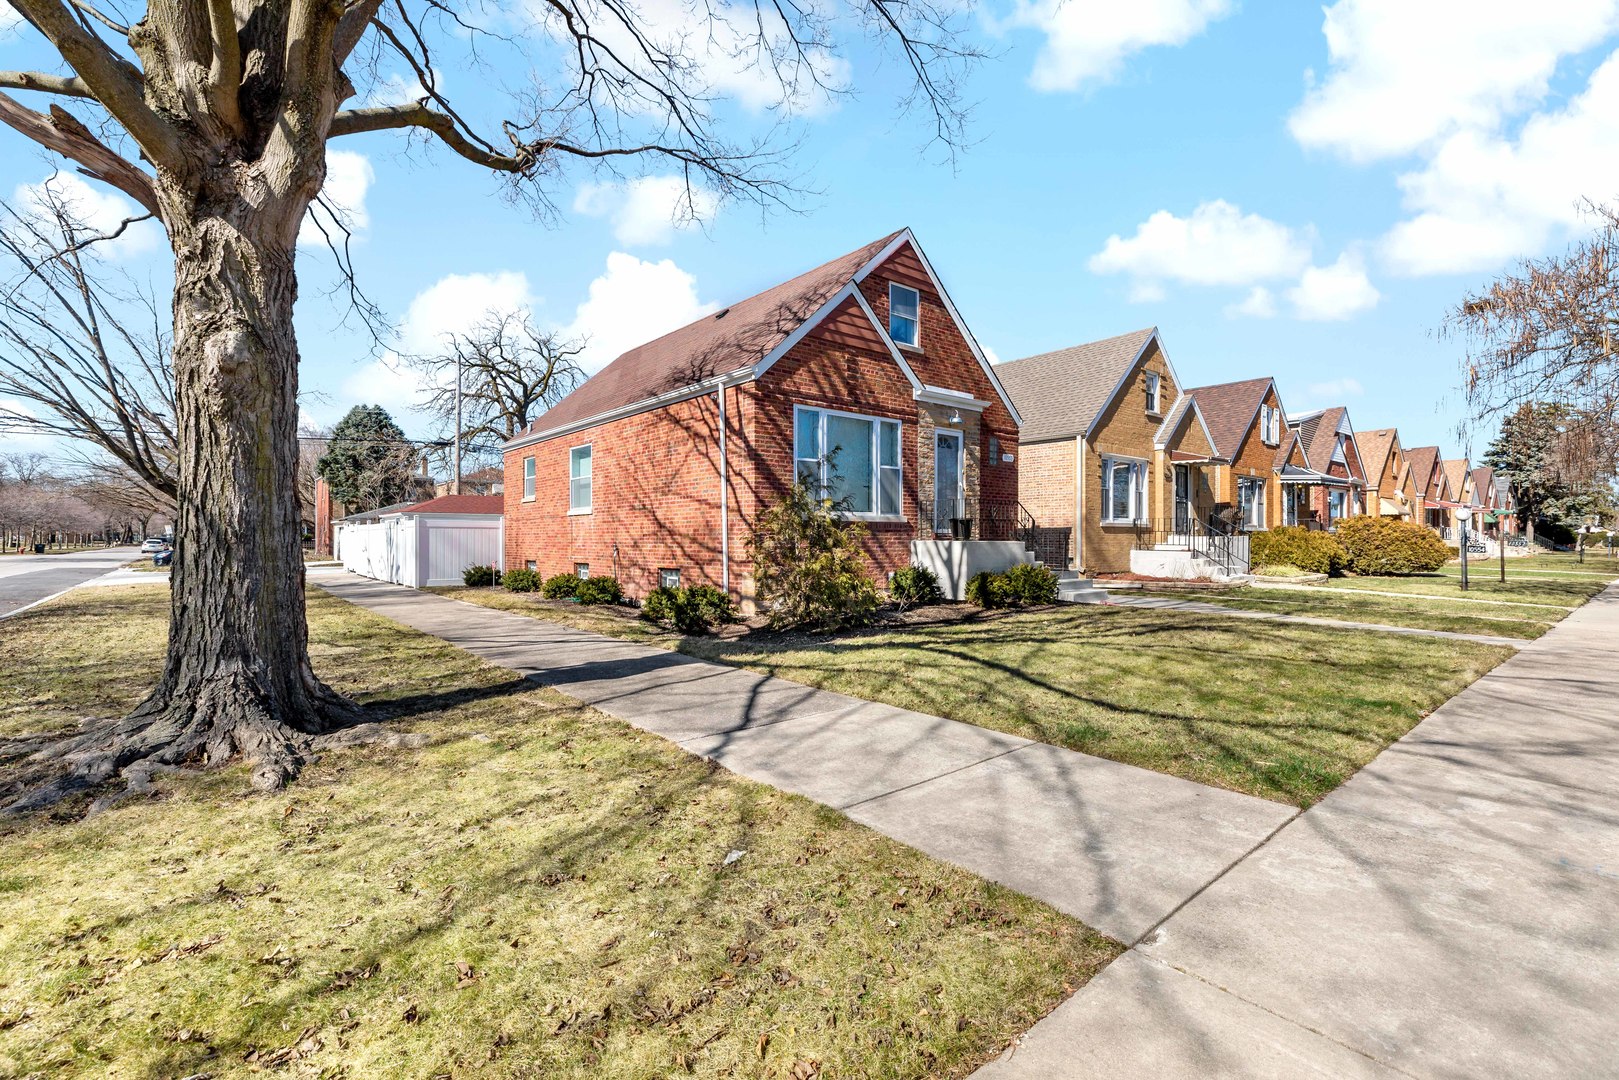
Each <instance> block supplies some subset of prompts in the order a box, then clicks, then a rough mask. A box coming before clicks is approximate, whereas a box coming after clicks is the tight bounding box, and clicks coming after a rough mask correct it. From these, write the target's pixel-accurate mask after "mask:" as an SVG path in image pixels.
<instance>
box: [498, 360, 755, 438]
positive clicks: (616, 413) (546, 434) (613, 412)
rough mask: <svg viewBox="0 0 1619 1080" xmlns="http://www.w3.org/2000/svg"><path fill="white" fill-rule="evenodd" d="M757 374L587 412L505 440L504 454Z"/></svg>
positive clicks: (745, 373)
mask: <svg viewBox="0 0 1619 1080" xmlns="http://www.w3.org/2000/svg"><path fill="white" fill-rule="evenodd" d="M753 378H754V375H753V369H752V368H743V369H741V370H740V371H733V372H730V373H729V374H726V375H716V376H714V377H713V378H709V379H704V380H703V381H702V382H700V383H692V384H691V385H690V386H683V387H681V388H680V389H678V390H671V391H669V392H668V393H666V394H659V395H657V396H656V397H649V398H643V399H642V400H640V401H632V402H630V403H629V404H628V405H620V406H619V407H618V408H616V409H609V410H608V411H606V412H602V413H597V414H596V415H595V416H587V417H585V418H584V419H583V420H575V421H574V422H573V423H571V424H563V425H562V426H560V427H554V428H547V429H546V430H544V431H536V432H535V433H534V434H532V435H522V436H519V437H518V438H515V439H512V440H511V441H510V442H507V443H503V444H502V445H501V448H500V449H501V453H503V454H504V453H506V452H508V451H511V450H521V449H523V448H524V447H526V446H533V445H535V444H536V443H542V442H549V441H550V440H552V439H558V438H561V437H562V436H564V435H572V434H574V433H575V432H580V431H584V430H586V429H587V428H593V427H596V426H597V425H599V424H606V423H610V422H612V421H614V420H623V419H624V418H625V417H629V416H635V415H636V414H638V413H644V412H651V411H652V410H653V409H658V408H662V407H663V406H665V405H673V404H675V403H677V402H681V401H689V400H690V399H692V398H696V397H702V396H704V395H705V394H712V393H713V392H714V391H715V390H718V389H720V388H721V387H732V386H740V385H741V384H742V383H745V382H751V381H753Z"/></svg>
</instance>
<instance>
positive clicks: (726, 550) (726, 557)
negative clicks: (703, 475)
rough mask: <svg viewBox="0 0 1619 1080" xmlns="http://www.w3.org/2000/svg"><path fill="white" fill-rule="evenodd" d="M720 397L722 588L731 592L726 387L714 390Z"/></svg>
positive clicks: (728, 592)
mask: <svg viewBox="0 0 1619 1080" xmlns="http://www.w3.org/2000/svg"><path fill="white" fill-rule="evenodd" d="M714 393H715V395H716V396H717V397H718V398H719V399H720V588H722V589H723V590H725V593H726V595H727V596H729V595H730V592H731V499H730V496H729V494H728V492H729V489H730V479H729V476H728V475H727V472H726V465H725V428H726V423H725V387H724V385H723V384H722V385H721V386H720V387H719V388H718V389H716V390H715V391H714Z"/></svg>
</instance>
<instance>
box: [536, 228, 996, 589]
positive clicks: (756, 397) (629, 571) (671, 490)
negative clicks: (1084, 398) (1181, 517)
mask: <svg viewBox="0 0 1619 1080" xmlns="http://www.w3.org/2000/svg"><path fill="white" fill-rule="evenodd" d="M1018 422H1019V420H1018V416H1017V413H1016V411H1015V410H1014V409H1013V408H1012V406H1011V405H1010V402H1009V399H1008V398H1007V397H1006V395H1005V393H1004V391H1003V390H1002V388H1001V385H1000V383H999V382H998V381H997V379H996V375H995V372H994V371H993V370H992V368H991V366H990V364H989V361H988V360H987V359H986V358H985V356H984V354H983V352H982V350H981V349H980V348H979V346H978V343H977V342H976V341H975V340H974V338H973V335H972V333H971V331H970V330H969V329H968V328H967V326H966V324H965V323H964V322H963V321H962V319H961V316H960V314H959V313H958V312H957V310H956V307H955V305H954V303H953V302H952V301H951V299H950V297H949V295H948V294H947V293H946V292H945V289H944V286H943V285H942V284H941V283H940V281H939V278H938V276H937V275H936V274H935V273H934V270H933V268H932V266H931V265H930V264H929V263H928V260H927V257H926V256H925V255H924V254H923V252H922V249H921V247H920V246H919V245H918V244H917V243H916V240H915V238H914V237H913V236H912V234H911V232H910V230H908V229H904V230H901V231H899V232H896V233H893V234H891V235H889V236H885V237H883V238H882V239H880V240H876V241H873V242H872V243H869V244H866V245H865V246H863V247H861V248H858V249H856V250H855V251H852V252H850V253H848V254H847V255H844V256H841V257H840V258H837V259H833V260H832V261H831V262H828V263H825V264H823V265H821V266H818V267H816V268H815V269H813V270H810V271H808V272H806V273H803V274H800V275H799V276H797V277H794V278H792V279H790V280H788V281H785V282H783V283H782V284H780V285H777V286H775V287H774V288H771V289H767V290H766V291H764V292H762V293H759V294H758V295H756V296H752V297H749V298H748V299H746V300H741V301H738V302H737V303H734V304H732V305H730V306H729V307H726V308H724V309H722V310H720V311H718V312H715V313H714V314H712V315H709V316H705V317H704V318H702V319H699V320H697V321H696V322H693V323H690V324H689V325H687V326H684V327H682V328H680V329H678V330H675V331H673V332H672V333H669V334H666V335H664V336H663V337H660V338H658V339H656V340H654V341H650V342H647V343H646V344H644V345H641V346H638V347H637V348H634V349H631V350H630V351H628V352H626V353H624V354H623V355H622V356H620V357H618V358H617V359H616V360H614V361H613V362H612V363H610V364H608V365H607V366H606V367H605V368H603V369H602V370H601V371H600V372H598V373H597V374H596V375H594V376H593V377H592V378H590V379H589V380H587V381H586V382H585V383H584V384H583V385H582V386H580V387H579V388H578V389H577V390H575V391H574V392H573V393H572V394H570V395H568V397H566V398H564V399H563V400H562V401H560V402H558V403H557V405H556V406H555V407H554V408H552V409H551V410H549V411H548V412H546V413H544V414H543V415H541V416H540V417H538V418H537V419H536V420H534V422H533V423H531V424H530V425H529V427H528V428H527V429H526V430H525V431H524V432H522V433H521V434H520V435H518V436H517V437H516V438H514V439H512V440H511V441H510V442H508V443H507V444H506V445H505V448H504V457H505V474H506V475H505V500H506V501H505V506H506V565H507V566H508V567H520V566H525V565H528V566H532V567H534V568H535V569H536V570H538V571H540V572H541V573H542V574H545V575H551V574H558V573H579V574H581V575H583V574H605V573H610V574H613V575H615V576H616V577H618V578H619V580H620V581H621V582H622V583H623V585H624V587H625V591H626V592H627V593H629V594H630V595H631V596H642V595H645V593H646V592H647V591H649V590H650V589H651V588H653V587H654V586H656V585H658V584H660V583H667V584H674V583H679V584H683V585H684V584H696V583H706V584H712V585H715V586H718V587H720V588H723V589H725V590H726V591H728V592H729V593H731V594H732V595H733V596H735V597H737V598H738V599H740V600H742V601H744V602H747V601H748V600H749V599H750V598H751V597H752V594H753V588H752V567H751V564H750V563H749V561H748V556H747V541H748V537H749V535H750V532H751V529H752V526H753V523H754V522H755V521H756V519H757V517H758V515H759V513H760V511H761V510H762V509H764V508H765V507H767V506H768V505H769V504H770V503H771V502H773V501H774V500H775V499H777V498H778V497H779V496H780V495H782V494H783V493H784V492H785V491H786V490H787V489H788V487H789V486H790V485H791V484H792V482H793V479H794V477H795V476H797V477H802V478H804V479H806V480H807V481H809V482H810V483H811V484H812V485H814V486H816V487H817V489H818V490H820V491H821V492H822V493H823V494H824V495H825V496H826V497H828V498H831V499H835V500H837V501H838V503H839V504H840V505H841V506H842V508H843V511H844V512H845V513H846V514H847V515H848V516H849V517H852V518H855V519H858V520H860V521H862V522H864V523H865V524H866V526H867V529H868V531H869V540H868V543H867V549H866V554H867V556H868V558H869V560H870V563H871V567H872V569H873V571H874V572H875V573H876V574H877V575H879V577H880V576H881V575H885V574H887V573H889V572H892V571H893V570H896V569H898V568H900V567H902V566H905V565H907V564H908V563H909V561H910V557H911V555H910V543H911V541H912V540H913V539H917V538H929V539H931V538H934V537H937V536H949V535H951V533H952V530H953V529H955V530H963V529H970V530H975V531H977V532H979V533H982V531H983V530H984V528H985V526H986V525H987V524H989V523H992V522H1010V521H1012V520H1014V518H1015V514H1013V513H1012V509H1011V508H1015V506H1016V504H1017V496H1018V473H1017V466H1016V464H1015V457H1016V448H1017V431H1018Z"/></svg>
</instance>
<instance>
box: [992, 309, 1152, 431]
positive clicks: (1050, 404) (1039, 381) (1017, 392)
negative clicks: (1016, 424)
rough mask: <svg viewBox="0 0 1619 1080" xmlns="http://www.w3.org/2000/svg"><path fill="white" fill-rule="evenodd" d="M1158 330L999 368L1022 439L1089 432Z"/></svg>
mask: <svg viewBox="0 0 1619 1080" xmlns="http://www.w3.org/2000/svg"><path fill="white" fill-rule="evenodd" d="M1156 332H1157V328H1156V327H1152V326H1149V327H1147V328H1146V329H1144V330H1136V331H1133V332H1131V333H1128V334H1120V335H1119V336H1118V337H1110V338H1104V339H1102V340H1101V341H1091V342H1087V343H1086V344H1084V345H1074V346H1070V347H1069V348H1066V349H1057V350H1055V351H1053V352H1048V353H1040V354H1038V355H1036V356H1025V357H1024V358H1023V359H1021V360H1009V361H1007V362H1006V363H1004V364H996V365H995V374H996V376H997V377H998V378H999V379H1000V381H1001V386H1002V387H1003V388H1004V389H1005V390H1006V394H1007V396H1008V397H1010V398H1011V399H1012V404H1013V405H1015V406H1017V411H1018V413H1019V414H1020V415H1021V416H1022V417H1023V429H1022V431H1021V432H1020V433H1019V437H1020V438H1021V439H1022V441H1024V442H1040V441H1041V440H1042V439H1061V438H1073V437H1074V436H1075V435H1083V434H1084V433H1085V432H1086V431H1088V430H1089V429H1090V426H1091V424H1092V423H1093V422H1094V421H1095V420H1096V417H1097V416H1098V414H1100V413H1101V411H1102V410H1103V409H1105V408H1107V404H1108V402H1109V401H1110V400H1111V399H1112V397H1113V392H1114V391H1115V390H1116V389H1117V388H1118V386H1119V383H1120V382H1121V381H1122V380H1123V379H1124V376H1125V374H1126V373H1127V372H1128V371H1129V370H1130V367H1131V365H1133V364H1134V363H1135V361H1136V357H1138V356H1140V355H1141V350H1142V349H1143V348H1144V347H1145V346H1146V344H1147V342H1148V341H1149V340H1151V338H1152V336H1153V334H1154V333H1156Z"/></svg>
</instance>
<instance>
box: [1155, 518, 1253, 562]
mask: <svg viewBox="0 0 1619 1080" xmlns="http://www.w3.org/2000/svg"><path fill="white" fill-rule="evenodd" d="M1160 545H1168V546H1170V547H1183V548H1185V549H1187V550H1188V551H1190V552H1191V553H1192V554H1193V555H1196V556H1201V557H1202V558H1204V559H1207V560H1208V561H1210V562H1212V563H1214V564H1215V565H1216V566H1218V567H1219V568H1220V569H1221V571H1222V572H1224V573H1225V574H1227V575H1229V576H1236V575H1239V574H1246V573H1248V571H1249V570H1251V569H1252V568H1253V560H1252V556H1251V551H1252V544H1251V542H1250V540H1249V536H1248V533H1246V532H1244V531H1243V530H1242V529H1241V528H1240V527H1238V528H1231V527H1228V526H1226V525H1224V524H1223V523H1220V522H1215V521H1207V520H1204V519H1203V518H1199V517H1185V516H1177V517H1175V518H1171V519H1169V520H1166V521H1154V522H1151V523H1145V524H1143V525H1141V526H1139V527H1138V529H1137V531H1136V547H1137V548H1138V549H1149V548H1154V547H1158V546H1160Z"/></svg>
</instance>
